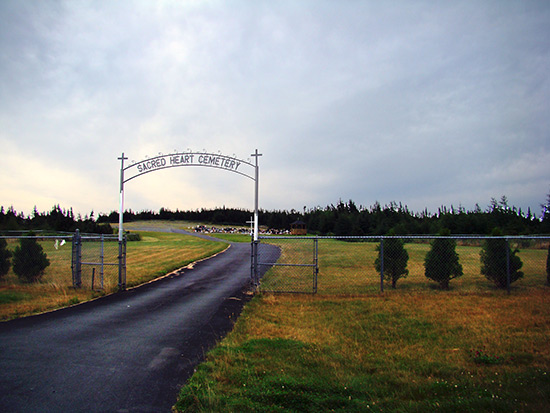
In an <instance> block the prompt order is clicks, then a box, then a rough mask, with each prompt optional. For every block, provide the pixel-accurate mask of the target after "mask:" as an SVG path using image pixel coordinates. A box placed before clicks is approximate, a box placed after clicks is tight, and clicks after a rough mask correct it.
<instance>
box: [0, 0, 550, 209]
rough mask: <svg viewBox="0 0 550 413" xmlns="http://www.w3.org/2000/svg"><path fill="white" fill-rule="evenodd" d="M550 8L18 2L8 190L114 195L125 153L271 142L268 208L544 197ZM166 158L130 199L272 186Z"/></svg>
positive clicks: (90, 200) (9, 53)
mask: <svg viewBox="0 0 550 413" xmlns="http://www.w3.org/2000/svg"><path fill="white" fill-rule="evenodd" d="M549 23H550V7H548V5H546V4H545V3H538V2H532V3H517V4H516V3H510V2H506V3H501V2H492V1H490V2H484V3H482V4H479V3H478V2H461V3H456V4H455V3H438V4H434V3H432V2H423V1H413V2H409V1H407V2H392V3H380V2H370V1H367V2H344V3H338V4H336V3H333V2H325V1H320V2H318V1H316V2H308V1H305V2H299V3H296V2H284V1H283V2H277V3H273V2H263V1H260V2H254V3H250V2H242V1H234V2H230V3H225V2H217V1H213V2H185V3H174V2H169V1H161V2H155V3H149V2H130V1H119V2H110V3H97V4H96V3H85V2H82V3H81V2H67V3H62V2H53V1H45V2H39V3H29V2H15V1H5V2H2V3H1V4H0V58H1V60H2V64H1V65H0V125H1V129H2V134H1V136H0V142H1V143H2V145H3V146H5V147H7V148H8V149H9V150H6V151H4V150H3V151H2V158H3V160H4V163H5V164H9V165H10V167H11V168H12V169H15V171H13V170H10V171H6V170H3V171H0V181H1V182H3V187H2V188H3V190H2V193H3V199H2V200H0V204H5V205H10V204H14V206H17V205H20V206H19V208H21V209H24V210H27V211H29V210H30V209H31V208H32V206H33V205H30V202H32V201H30V199H31V197H29V196H28V194H30V193H34V194H35V195H34V197H35V199H40V200H41V201H40V202H41V203H45V204H47V203H48V202H50V201H53V202H52V205H53V204H56V203H61V204H64V205H70V206H74V207H75V208H76V207H77V206H78V209H79V210H80V209H82V211H83V213H85V212H87V211H88V210H91V209H94V210H96V211H105V212H108V211H109V210H112V209H116V208H117V207H118V173H119V166H120V164H119V161H117V157H119V156H120V154H121V153H122V152H124V153H125V154H126V155H127V156H129V157H130V158H131V159H133V160H136V161H138V160H141V159H144V158H145V157H146V156H149V157H151V156H155V155H156V154H158V153H159V152H162V153H168V152H173V151H174V150H178V151H185V150H187V148H189V149H192V150H199V151H200V150H203V149H204V150H207V151H210V152H217V151H218V150H219V151H221V152H222V153H224V154H227V155H232V154H235V156H237V157H240V158H247V157H249V156H250V154H251V153H252V152H253V151H254V149H256V148H258V149H259V150H260V152H262V153H263V154H264V156H263V157H262V158H261V159H260V166H261V181H260V182H261V188H260V193H261V198H260V201H261V206H262V207H264V208H268V209H269V208H272V209H281V208H286V209H290V208H295V209H301V208H302V207H303V206H304V205H306V206H315V205H326V204H330V203H334V202H337V200H338V199H339V198H343V199H349V198H351V199H353V200H354V201H355V202H356V203H357V204H363V205H371V204H373V203H374V202H375V201H377V200H378V201H380V202H382V203H385V202H390V201H397V202H399V201H402V202H403V203H406V204H408V205H409V206H410V207H411V208H412V209H414V210H423V209H424V208H425V207H428V208H429V209H431V210H434V209H437V207H438V206H440V205H441V204H445V205H450V204H455V205H457V204H459V203H463V205H465V206H466V207H468V208H473V206H474V205H475V203H480V204H481V205H483V204H486V203H488V202H489V200H490V197H493V196H494V197H497V198H498V197H500V196H501V195H506V196H508V198H509V199H510V203H512V204H516V205H517V206H521V207H523V208H524V209H526V208H527V206H531V207H532V209H537V208H538V204H539V203H541V202H543V201H544V199H545V194H546V193H547V192H548V187H549V181H548V176H550V167H549V166H548V165H549V163H548V162H547V160H548V157H549V154H550V140H549V139H548V136H549V131H550V123H549V120H548V116H547V113H548V102H549V101H550V99H549V96H550V83H549V75H548V70H547V68H548V67H549V66H550V53H549V50H550V41H549V40H548V39H550V33H549V32H550V29H549V27H550V24H549ZM25 160H26V161H25ZM21 165H25V168H24V169H25V171H19V170H17V169H18V168H22V167H21ZM65 171H69V175H70V176H68V177H66V178H65V179H66V180H67V181H63V179H62V177H63V176H64V172H65ZM36 174H39V175H41V176H56V177H57V178H58V179H56V180H52V181H47V180H40V185H36V182H37V181H36V179H34V180H33V178H32V177H33V176H35V175H36ZM150 175H151V176H147V177H143V178H140V180H139V181H137V180H136V181H135V182H132V183H131V184H129V187H128V194H127V202H126V205H127V207H129V208H132V209H137V210H139V209H158V208H160V207H161V206H164V207H170V208H173V209H176V208H179V209H193V208H200V207H211V206H216V205H218V206H219V205H223V204H225V205H227V206H236V207H245V208H250V207H251V205H252V202H253V199H252V197H253V194H252V189H251V185H250V182H246V181H243V180H242V179H240V178H239V177H237V176H234V175H232V174H228V173H226V172H223V171H212V170H205V168H179V169H177V170H169V171H163V172H159V173H155V174H150ZM14 176H15V177H17V183H16V184H15V183H13V179H12V178H13V177H14ZM76 182H85V183H86V185H85V186H86V188H87V189H86V191H85V193H84V194H82V195H78V194H80V193H81V190H80V189H79V188H78V184H77V183H76ZM69 187H70V188H72V190H70V191H68V190H66V189H67V188H69ZM4 188H9V190H4ZM25 194H27V195H25ZM49 207H51V206H48V205H45V206H44V208H46V209H47V208H49Z"/></svg>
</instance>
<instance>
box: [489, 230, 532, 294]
mask: <svg viewBox="0 0 550 413" xmlns="http://www.w3.org/2000/svg"><path fill="white" fill-rule="evenodd" d="M491 235H492V236H495V237H497V236H501V235H502V232H501V231H500V230H499V229H498V228H495V229H494V230H493V232H492V234H491ZM507 250H508V252H507ZM518 252H519V250H517V249H515V250H512V249H511V248H510V246H509V245H508V241H507V240H506V239H504V238H489V239H487V240H486V241H485V243H484V244H483V247H482V248H481V252H480V258H481V273H482V274H483V275H485V277H486V278H487V279H488V280H490V281H493V282H494V283H495V285H496V286H497V287H499V288H506V287H507V278H508V271H510V284H511V283H513V282H515V281H517V280H519V279H520V278H522V277H523V272H521V271H519V270H520V268H521V267H522V266H523V262H521V259H520V258H519V257H518V256H517V255H516V254H517V253H518ZM506 254H508V260H509V265H510V267H509V269H508V268H507V266H506V263H507V258H506Z"/></svg>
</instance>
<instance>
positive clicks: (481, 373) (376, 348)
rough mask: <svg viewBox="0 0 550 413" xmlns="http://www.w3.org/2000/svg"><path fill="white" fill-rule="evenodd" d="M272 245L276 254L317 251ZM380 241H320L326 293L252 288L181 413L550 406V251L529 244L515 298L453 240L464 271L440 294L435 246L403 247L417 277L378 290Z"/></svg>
mask: <svg viewBox="0 0 550 413" xmlns="http://www.w3.org/2000/svg"><path fill="white" fill-rule="evenodd" d="M270 242H273V243H275V244H277V245H279V246H281V247H282V256H281V260H280V262H284V261H285V260H294V261H300V260H301V259H308V258H307V257H310V256H311V251H310V248H311V245H309V246H308V245H307V244H304V243H297V241H296V240H290V241H287V240H275V241H270ZM375 246H376V244H375V243H348V242H342V241H335V240H324V241H322V242H321V241H320V242H319V251H320V253H319V260H320V274H319V293H318V294H317V295H269V294H263V295H262V294H261V295H258V296H256V297H255V298H254V299H253V300H252V301H251V302H250V303H249V304H248V305H247V307H246V308H245V310H244V312H243V314H242V316H241V317H240V318H239V320H238V321H237V323H236V326H235V329H234V330H233V331H232V332H231V333H230V334H229V335H228V336H227V337H226V338H225V339H224V340H223V341H221V343H220V344H219V345H218V346H217V347H216V348H215V349H214V350H212V351H211V352H210V353H208V355H207V358H206V362H204V363H203V364H201V365H200V366H199V368H198V369H197V372H196V373H195V375H194V376H193V377H192V378H191V379H190V381H189V382H188V384H187V385H186V386H184V387H183V388H182V390H181V394H180V398H179V401H178V403H177V405H176V408H177V410H178V411H200V412H211V411H229V412H247V411H251V412H252V411H262V412H264V411H268V412H283V411H292V412H298V411H300V412H302V411H311V412H317V411H342V412H349V411H357V412H364V411H392V412H395V411H397V412H426V411H443V412H457V411H476V412H477V411H486V412H493V411H496V412H499V411H501V412H513V411H518V412H522V411H526V412H530V411H532V412H539V411H549V410H550V345H549V343H550V341H549V339H548V337H550V312H549V311H548V309H549V308H550V287H547V286H545V284H544V281H545V275H544V273H543V272H544V265H545V262H546V250H536V249H533V250H528V249H524V250H522V252H521V253H520V256H521V258H522V260H523V261H524V268H523V270H524V271H525V274H526V275H525V277H524V279H522V280H520V281H518V282H517V283H515V284H514V288H513V289H512V293H511V294H510V295H509V294H507V292H506V291H503V290H498V289H496V288H494V286H493V285H492V284H491V283H490V282H489V281H488V280H487V279H485V277H483V276H482V275H480V272H479V247H476V246H459V247H458V248H457V251H458V253H459V255H460V260H461V262H462V265H463V267H464V275H463V276H462V277H461V278H459V279H456V280H453V281H451V290H450V291H442V290H439V289H438V288H436V284H435V283H433V282H430V281H429V280H428V279H426V277H425V276H424V274H423V264H422V263H423V259H424V256H425V253H426V252H427V250H428V249H429V244H407V245H406V248H407V251H408V252H409V255H410V261H409V269H410V275H409V276H408V277H407V278H405V279H402V280H399V282H398V288H397V289H396V290H392V289H391V288H389V286H388V285H387V286H386V289H385V291H384V293H380V292H379V282H380V280H379V275H378V274H377V273H376V272H375V270H374V264H373V263H374V259H375V256H376V252H375ZM541 263H542V264H541ZM277 271H278V270H277ZM268 276H269V274H268ZM271 276H272V277H275V276H284V275H282V274H277V272H276V271H275V272H272V273H271ZM358 294H360V295H358Z"/></svg>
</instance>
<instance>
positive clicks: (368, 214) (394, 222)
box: [97, 194, 550, 236]
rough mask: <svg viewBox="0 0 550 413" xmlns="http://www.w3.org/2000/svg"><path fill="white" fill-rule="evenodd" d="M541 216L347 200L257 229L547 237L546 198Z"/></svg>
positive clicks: (273, 214) (285, 214)
mask: <svg viewBox="0 0 550 413" xmlns="http://www.w3.org/2000/svg"><path fill="white" fill-rule="evenodd" d="M541 206H542V207H543V210H542V214H540V216H537V215H536V214H535V213H532V212H531V210H530V209H528V210H527V211H522V210H521V208H516V207H513V206H510V205H508V200H507V198H506V197H505V196H503V197H501V199H500V200H499V201H497V200H496V199H494V198H493V199H491V202H490V203H489V205H488V206H487V207H486V208H485V209H482V208H481V207H480V206H479V205H476V206H475V208H474V209H473V210H470V211H469V210H466V209H464V208H463V207H458V208H455V207H453V206H451V207H450V208H447V207H444V206H443V207H440V208H439V209H438V211H437V213H430V212H428V211H427V210H424V211H422V212H420V213H418V212H412V211H411V210H410V209H409V208H408V207H407V206H406V205H403V204H401V203H399V204H398V203H396V202H391V203H389V204H386V205H384V206H382V205H381V204H380V203H378V202H376V203H375V204H374V205H372V206H371V207H368V208H367V207H363V206H359V207H358V206H357V205H356V204H355V202H353V201H352V200H349V201H348V202H344V201H342V200H339V201H338V202H337V203H336V205H334V204H331V205H328V206H326V207H315V208H309V209H308V208H306V207H304V209H303V211H296V210H294V209H292V210H290V211H286V210H273V211H267V210H262V209H260V211H259V221H260V225H263V226H266V227H268V228H273V229H279V230H280V229H289V228H290V225H291V224H292V223H294V222H296V221H303V222H304V223H305V224H306V226H307V230H308V233H310V234H314V235H338V236H340V235H341V236H346V235H357V236H361V235H386V234H388V233H389V232H390V231H393V233H395V234H396V235H413V234H414V235H435V234H438V233H439V232H440V231H441V230H442V229H448V230H449V231H451V233H452V234H464V235H474V234H475V235H487V234H490V233H491V232H492V230H493V229H494V228H500V229H501V231H502V232H503V233H504V234H506V235H532V234H550V194H549V195H548V199H547V202H546V204H544V205H541ZM251 217H252V211H250V210H246V209H235V208H225V207H222V208H215V209H197V210H194V211H180V210H176V211H171V210H169V209H166V208H161V209H160V210H159V211H158V212H155V211H141V212H133V211H131V210H128V211H125V212H124V217H123V218H124V222H131V221H138V220H183V221H197V222H203V223H210V224H219V225H221V224H228V225H246V222H247V221H249V220H250V219H251ZM97 221H98V222H100V223H116V222H118V212H116V211H113V212H111V213H110V214H108V215H100V216H99V217H98V219H97Z"/></svg>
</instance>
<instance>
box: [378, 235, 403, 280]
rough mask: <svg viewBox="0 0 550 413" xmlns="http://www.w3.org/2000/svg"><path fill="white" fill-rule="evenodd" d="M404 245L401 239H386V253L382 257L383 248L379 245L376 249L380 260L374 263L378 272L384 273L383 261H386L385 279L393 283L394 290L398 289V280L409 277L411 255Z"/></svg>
mask: <svg viewBox="0 0 550 413" xmlns="http://www.w3.org/2000/svg"><path fill="white" fill-rule="evenodd" d="M388 235H390V236H395V232H393V231H390V233H389V234H388ZM403 245H404V243H403V241H402V240H400V239H399V238H386V239H385V240H384V251H383V254H384V255H383V257H382V254H381V253H382V248H381V245H380V244H379V245H378V246H377V247H376V251H378V258H376V260H375V261H374V266H375V268H376V271H378V272H379V273H381V271H382V259H383V260H384V278H385V279H386V280H389V281H391V286H392V288H397V280H399V279H400V278H405V277H406V276H407V275H409V270H408V269H407V262H408V261H409V253H408V252H407V250H405V248H404V246H403Z"/></svg>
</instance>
